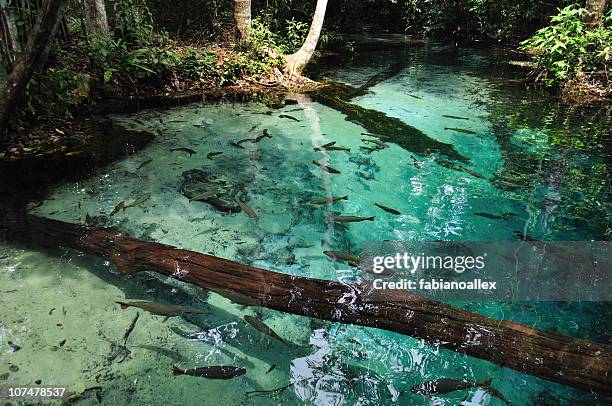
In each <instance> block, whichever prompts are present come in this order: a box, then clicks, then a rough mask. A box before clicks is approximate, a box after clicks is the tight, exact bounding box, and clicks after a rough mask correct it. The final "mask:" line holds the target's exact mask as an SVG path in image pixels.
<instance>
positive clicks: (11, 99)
mask: <svg viewBox="0 0 612 406" xmlns="http://www.w3.org/2000/svg"><path fill="white" fill-rule="evenodd" d="M63 5H64V1H63V0H47V1H46V2H45V3H44V5H43V6H42V8H41V9H40V10H39V14H38V17H37V19H36V24H34V27H32V31H31V33H30V35H29V37H28V43H27V44H26V47H25V50H24V51H23V52H22V53H21V54H20V55H19V56H18V57H17V58H16V59H15V63H14V64H13V69H12V71H11V72H10V73H9V75H8V76H7V78H6V84H5V86H4V88H3V89H0V139H2V138H3V137H4V136H5V134H6V131H7V126H8V123H9V120H10V119H11V118H13V115H14V114H15V112H16V111H17V106H18V104H19V102H20V101H21V99H22V97H23V93H24V92H25V89H26V86H27V84H28V82H29V81H30V78H31V77H32V75H33V74H34V72H36V71H39V70H41V69H42V68H43V66H44V65H45V63H46V61H47V54H48V52H49V45H50V44H51V40H52V39H53V37H54V36H55V32H56V31H57V26H58V25H59V22H60V20H61V16H62V10H63Z"/></svg>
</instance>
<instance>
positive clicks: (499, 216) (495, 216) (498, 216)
mask: <svg viewBox="0 0 612 406" xmlns="http://www.w3.org/2000/svg"><path fill="white" fill-rule="evenodd" d="M474 215H475V216H480V217H485V218H488V219H492V220H509V219H510V217H512V216H514V215H515V214H514V213H510V212H507V213H503V214H490V213H474Z"/></svg>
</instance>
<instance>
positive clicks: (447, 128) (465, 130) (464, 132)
mask: <svg viewBox="0 0 612 406" xmlns="http://www.w3.org/2000/svg"><path fill="white" fill-rule="evenodd" d="M444 129H445V130H451V131H456V132H458V133H463V134H477V133H476V131H472V130H467V129H465V128H456V127H444Z"/></svg>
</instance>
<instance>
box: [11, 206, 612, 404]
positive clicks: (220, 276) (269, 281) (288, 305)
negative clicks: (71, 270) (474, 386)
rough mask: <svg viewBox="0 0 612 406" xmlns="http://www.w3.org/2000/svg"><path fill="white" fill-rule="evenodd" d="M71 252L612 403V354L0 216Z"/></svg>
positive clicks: (444, 309) (363, 288)
mask: <svg viewBox="0 0 612 406" xmlns="http://www.w3.org/2000/svg"><path fill="white" fill-rule="evenodd" d="M2 235H4V236H5V237H6V238H19V239H24V240H26V241H31V242H35V243H39V244H42V245H45V246H51V247H58V246H63V247H70V248H75V249H77V250H80V251H83V252H86V253H90V254H93V255H97V256H100V257H102V258H104V259H106V260H108V261H112V262H113V263H114V264H115V265H116V266H117V269H118V271H119V272H121V273H122V274H125V275H127V274H132V273H135V272H141V271H153V272H157V273H160V274H163V275H167V276H170V277H173V278H176V279H179V280H182V281H184V282H187V283H191V284H193V285H196V286H200V287H202V288H204V289H208V290H211V291H214V292H217V293H219V294H221V295H223V296H225V297H228V298H229V299H231V300H233V301H234V302H237V303H240V304H244V305H252V306H265V307H268V308H270V309H275V310H279V311H283V312H287V313H292V314H298V315H302V316H308V317H314V318H318V319H325V320H331V321H333V322H341V323H347V324H356V325H361V326H366V327H375V328H380V329H385V330H389V331H394V332H397V333H400V334H404V335H409V336H412V337H415V338H419V339H422V340H425V341H427V342H429V343H431V344H433V345H437V346H440V347H442V348H446V349H449V350H453V351H456V352H459V353H462V354H467V355H470V356H472V357H476V358H481V359H484V360H488V361H490V362H493V363H495V364H498V365H501V366H504V367H507V368H512V369H515V370H517V371H521V372H524V373H527V374H531V375H535V376H538V377H541V378H544V379H548V380H551V381H555V382H559V383H561V384H565V385H570V386H573V387H575V388H579V389H583V390H586V391H594V392H598V393H601V394H605V395H608V396H609V395H611V394H612V348H611V347H610V346H607V345H605V344H599V343H595V342H591V341H588V340H582V339H577V338H571V337H565V336H560V335H557V334H552V333H548V332H545V331H542V330H537V329H535V328H532V327H529V326H526V325H522V324H519V323H515V322H512V321H508V320H495V319H491V318H488V317H485V316H482V315H479V314H477V313H471V312H468V311H465V310H461V309H457V308H455V307H452V306H450V305H447V304H444V303H440V302H436V301H434V300H431V299H425V298H422V297H419V296H417V295H414V294H412V293H408V292H406V291H387V292H388V293H387V292H385V293H381V292H380V291H377V290H373V289H371V288H370V287H369V286H367V285H363V284H360V285H356V284H348V283H340V282H335V281H326V280H321V279H311V278H304V277H300V276H291V275H285V274H281V273H276V272H271V271H267V270H265V269H260V268H255V267H252V266H248V265H243V264H239V263H236V262H232V261H228V260H225V259H221V258H217V257H213V256H210V255H204V254H200V253H197V252H192V251H187V250H182V249H177V248H175V247H172V246H169V245H164V244H159V243H154V242H146V241H140V240H137V239H134V238H132V237H130V236H129V235H128V234H125V233H123V232H121V231H120V230H118V229H115V228H92V227H85V226H80V225H76V224H70V223H65V222H62V221H57V220H51V219H45V218H41V217H36V216H31V215H23V214H20V213H15V212H13V211H6V210H5V211H4V212H0V236H2Z"/></svg>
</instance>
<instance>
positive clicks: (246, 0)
mask: <svg viewBox="0 0 612 406" xmlns="http://www.w3.org/2000/svg"><path fill="white" fill-rule="evenodd" d="M234 20H235V21H236V29H237V30H238V33H237V37H238V38H237V40H238V42H239V43H242V44H245V43H248V42H249V36H250V31H251V0H234Z"/></svg>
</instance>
